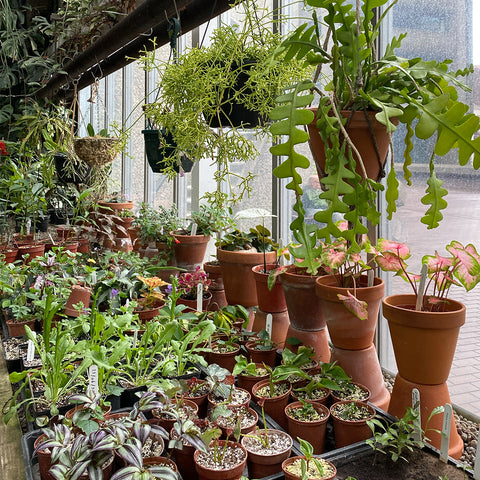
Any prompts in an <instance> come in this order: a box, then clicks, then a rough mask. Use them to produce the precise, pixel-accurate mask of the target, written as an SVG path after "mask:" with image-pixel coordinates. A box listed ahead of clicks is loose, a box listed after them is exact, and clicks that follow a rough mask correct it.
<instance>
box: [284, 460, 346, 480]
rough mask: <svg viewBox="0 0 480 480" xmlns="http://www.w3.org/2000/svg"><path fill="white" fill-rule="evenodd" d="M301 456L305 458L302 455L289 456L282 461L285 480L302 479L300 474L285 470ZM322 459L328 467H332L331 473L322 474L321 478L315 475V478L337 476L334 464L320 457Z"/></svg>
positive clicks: (324, 479) (329, 478)
mask: <svg viewBox="0 0 480 480" xmlns="http://www.w3.org/2000/svg"><path fill="white" fill-rule="evenodd" d="M301 458H303V459H305V457H303V456H297V457H290V458H287V459H286V460H285V461H284V462H283V463H282V470H283V474H284V475H285V480H301V479H302V476H301V475H300V476H298V475H294V474H292V473H290V472H289V471H288V470H287V467H288V466H289V465H291V464H292V463H294V462H295V461H296V460H299V459H301ZM322 461H323V462H327V463H328V464H329V466H330V468H331V469H332V473H331V475H328V476H324V477H322V478H321V479H319V477H316V478H315V480H333V479H334V478H335V477H336V476H337V469H336V468H335V465H334V464H333V463H332V462H329V461H328V460H325V459H322Z"/></svg>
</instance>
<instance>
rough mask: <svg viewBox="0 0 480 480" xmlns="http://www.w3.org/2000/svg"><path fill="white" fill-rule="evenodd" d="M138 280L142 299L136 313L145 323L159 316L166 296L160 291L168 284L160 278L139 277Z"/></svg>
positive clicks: (138, 303)
mask: <svg viewBox="0 0 480 480" xmlns="http://www.w3.org/2000/svg"><path fill="white" fill-rule="evenodd" d="M137 278H138V280H140V282H141V287H140V288H139V290H138V294H139V295H140V297H139V298H138V299H137V306H136V308H135V310H134V312H135V313H136V314H137V315H138V318H139V319H140V320H141V321H142V322H143V323H144V322H146V321H147V320H151V319H152V318H155V317H156V316H157V315H158V314H159V312H160V308H161V307H162V306H163V305H164V304H165V301H164V299H163V298H164V294H163V293H162V292H161V291H160V290H159V289H160V287H163V286H166V285H168V284H167V283H166V282H164V281H163V280H162V279H160V278H158V277H148V278H147V277H142V276H141V275H137Z"/></svg>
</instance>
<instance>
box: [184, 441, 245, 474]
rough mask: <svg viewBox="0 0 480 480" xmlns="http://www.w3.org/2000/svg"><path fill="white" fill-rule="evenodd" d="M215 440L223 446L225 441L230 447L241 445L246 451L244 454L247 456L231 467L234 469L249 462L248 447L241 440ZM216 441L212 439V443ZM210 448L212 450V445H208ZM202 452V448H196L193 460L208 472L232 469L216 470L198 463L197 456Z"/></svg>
mask: <svg viewBox="0 0 480 480" xmlns="http://www.w3.org/2000/svg"><path fill="white" fill-rule="evenodd" d="M214 441H217V442H218V444H219V445H222V446H223V445H225V442H227V446H229V447H233V448H235V447H239V448H241V449H242V451H243V453H244V455H245V458H244V459H243V460H242V461H241V462H239V463H237V464H236V465H234V466H233V467H231V468H232V469H233V468H238V467H240V466H241V465H242V464H246V463H247V457H248V452H247V450H246V448H245V447H244V446H243V445H242V444H241V443H239V442H234V441H232V440H214ZM214 441H212V443H210V445H212V444H213V442H214ZM208 449H209V450H210V446H209V447H208ZM201 453H202V452H201V451H200V450H195V453H194V454H193V460H194V461H195V465H196V466H197V465H198V466H199V467H200V468H201V469H202V470H205V471H207V472H222V471H228V470H230V468H228V469H226V468H224V469H218V470H216V469H213V468H208V467H205V466H204V465H200V464H198V463H197V458H198V456H199V455H200V454H201Z"/></svg>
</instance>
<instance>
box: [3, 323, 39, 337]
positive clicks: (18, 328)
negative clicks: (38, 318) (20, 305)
mask: <svg viewBox="0 0 480 480" xmlns="http://www.w3.org/2000/svg"><path fill="white" fill-rule="evenodd" d="M25 325H28V326H29V327H30V330H35V320H25V321H23V322H22V321H20V322H19V321H13V320H7V328H8V335H9V337H21V336H23V335H25Z"/></svg>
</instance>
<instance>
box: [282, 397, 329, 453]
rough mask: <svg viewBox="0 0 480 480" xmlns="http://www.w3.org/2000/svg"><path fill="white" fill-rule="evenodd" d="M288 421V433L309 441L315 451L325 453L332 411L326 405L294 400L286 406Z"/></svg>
mask: <svg viewBox="0 0 480 480" xmlns="http://www.w3.org/2000/svg"><path fill="white" fill-rule="evenodd" d="M285 415H286V417H287V423H288V433H289V434H290V435H291V436H292V437H293V438H301V439H303V440H307V441H309V442H310V443H311V444H312V446H313V453H315V454H320V453H323V450H324V446H325V435H326V433H327V420H328V418H329V417H330V412H329V410H328V408H327V407H326V406H325V405H320V404H318V403H317V404H316V403H309V402H303V401H299V402H293V403H290V404H289V405H287V406H286V407H285Z"/></svg>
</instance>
